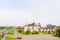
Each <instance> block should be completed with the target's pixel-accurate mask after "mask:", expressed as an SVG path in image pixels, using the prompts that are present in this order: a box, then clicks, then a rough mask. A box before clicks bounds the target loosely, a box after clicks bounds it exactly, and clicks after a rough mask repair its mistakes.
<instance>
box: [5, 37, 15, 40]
mask: <svg viewBox="0 0 60 40" xmlns="http://www.w3.org/2000/svg"><path fill="white" fill-rule="evenodd" d="M6 40H16V39H15V38H12V37H6Z"/></svg>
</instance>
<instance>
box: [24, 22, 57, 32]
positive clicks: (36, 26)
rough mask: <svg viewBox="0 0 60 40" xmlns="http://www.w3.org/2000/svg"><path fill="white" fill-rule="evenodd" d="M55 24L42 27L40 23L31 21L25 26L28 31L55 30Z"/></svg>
mask: <svg viewBox="0 0 60 40" xmlns="http://www.w3.org/2000/svg"><path fill="white" fill-rule="evenodd" d="M55 27H56V26H55V25H51V24H48V25H47V27H41V24H40V23H37V24H36V23H35V22H34V23H31V24H28V25H25V26H24V32H26V31H27V30H28V29H29V30H30V31H31V32H33V31H41V32H42V31H55V30H54V29H55Z"/></svg>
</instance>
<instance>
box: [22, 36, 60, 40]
mask: <svg viewBox="0 0 60 40" xmlns="http://www.w3.org/2000/svg"><path fill="white" fill-rule="evenodd" d="M22 40H60V38H59V37H53V36H52V35H22Z"/></svg>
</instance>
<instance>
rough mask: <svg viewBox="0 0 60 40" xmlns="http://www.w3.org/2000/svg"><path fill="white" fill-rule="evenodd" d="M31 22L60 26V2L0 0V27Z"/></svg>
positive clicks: (52, 0) (48, 0) (46, 0)
mask: <svg viewBox="0 0 60 40" xmlns="http://www.w3.org/2000/svg"><path fill="white" fill-rule="evenodd" d="M26 21H27V24H28V23H32V22H36V23H37V22H41V25H42V26H46V25H47V24H53V25H60V0H0V26H2V25H3V26H9V25H12V26H17V25H24V24H26Z"/></svg>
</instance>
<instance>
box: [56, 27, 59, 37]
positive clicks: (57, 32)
mask: <svg viewBox="0 0 60 40" xmlns="http://www.w3.org/2000/svg"><path fill="white" fill-rule="evenodd" d="M56 36H59V37H60V28H57V29H56Z"/></svg>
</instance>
